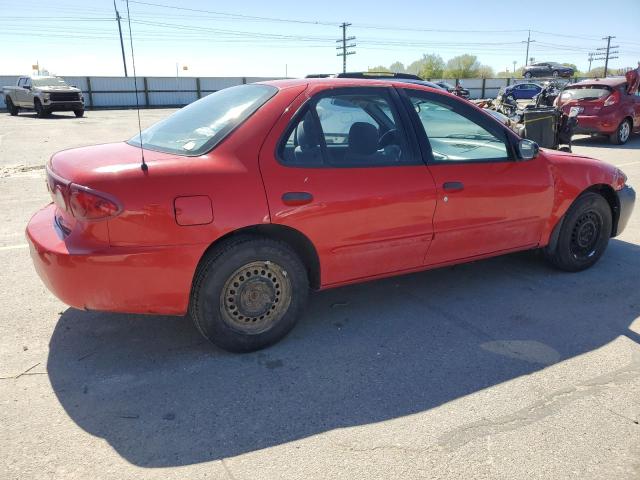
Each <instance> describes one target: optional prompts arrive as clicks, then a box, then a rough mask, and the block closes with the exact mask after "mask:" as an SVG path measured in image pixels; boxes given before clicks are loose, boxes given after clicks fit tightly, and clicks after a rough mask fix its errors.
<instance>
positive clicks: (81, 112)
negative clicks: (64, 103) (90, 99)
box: [73, 108, 84, 118]
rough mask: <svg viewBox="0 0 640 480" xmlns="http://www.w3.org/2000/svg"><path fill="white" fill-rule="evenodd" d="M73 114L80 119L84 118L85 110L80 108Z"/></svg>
mask: <svg viewBox="0 0 640 480" xmlns="http://www.w3.org/2000/svg"><path fill="white" fill-rule="evenodd" d="M73 114H74V115H75V116H76V117H78V118H80V117H83V116H84V108H80V109H78V110H74V111H73Z"/></svg>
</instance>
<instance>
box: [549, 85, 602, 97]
mask: <svg viewBox="0 0 640 480" xmlns="http://www.w3.org/2000/svg"><path fill="white" fill-rule="evenodd" d="M610 93H611V89H610V88H609V87H607V86H606V85H584V86H580V87H571V88H568V89H566V90H565V91H564V92H562V95H561V96H560V99H561V100H563V101H568V100H598V99H600V98H604V97H606V96H608V95H609V94H610Z"/></svg>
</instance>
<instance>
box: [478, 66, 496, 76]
mask: <svg viewBox="0 0 640 480" xmlns="http://www.w3.org/2000/svg"><path fill="white" fill-rule="evenodd" d="M478 76H479V77H480V78H493V77H495V76H496V72H494V71H493V68H491V67H490V66H489V65H480V67H479V68H478Z"/></svg>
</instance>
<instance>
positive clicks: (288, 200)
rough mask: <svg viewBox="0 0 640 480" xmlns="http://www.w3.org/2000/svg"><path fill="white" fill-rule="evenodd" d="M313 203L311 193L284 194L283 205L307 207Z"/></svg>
mask: <svg viewBox="0 0 640 480" xmlns="http://www.w3.org/2000/svg"><path fill="white" fill-rule="evenodd" d="M312 201H313V195H311V194H310V193H309V192H287V193H284V194H282V203H284V204H285V205H290V206H299V205H306V204H307V203H311V202H312Z"/></svg>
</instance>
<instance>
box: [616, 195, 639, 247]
mask: <svg viewBox="0 0 640 480" xmlns="http://www.w3.org/2000/svg"><path fill="white" fill-rule="evenodd" d="M617 193H618V201H619V202H620V215H619V216H618V222H617V223H616V225H615V232H613V236H614V237H616V236H618V235H620V234H621V233H622V231H623V230H624V229H625V227H626V226H627V223H628V222H629V218H630V217H631V213H632V212H633V207H634V205H635V203H636V192H635V190H634V189H633V188H632V187H630V186H628V185H625V186H624V187H623V188H622V190H618V192H617Z"/></svg>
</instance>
